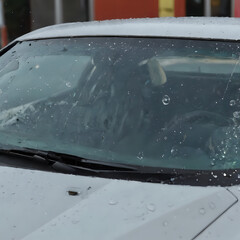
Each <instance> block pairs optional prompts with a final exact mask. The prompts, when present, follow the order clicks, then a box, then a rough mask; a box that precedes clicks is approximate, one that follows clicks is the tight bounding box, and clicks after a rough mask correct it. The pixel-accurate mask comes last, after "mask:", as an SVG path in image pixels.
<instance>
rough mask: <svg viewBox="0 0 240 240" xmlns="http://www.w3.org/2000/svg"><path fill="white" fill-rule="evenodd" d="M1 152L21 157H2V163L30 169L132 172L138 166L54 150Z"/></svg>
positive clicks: (0, 161)
mask: <svg viewBox="0 0 240 240" xmlns="http://www.w3.org/2000/svg"><path fill="white" fill-rule="evenodd" d="M0 153H1V154H4V155H7V156H13V157H16V156H18V157H19V158H17V159H16V158H11V160H9V159H7V160H5V159H4V158H1V159H0V164H1V165H5V166H6V165H7V166H15V167H22V168H28V169H39V170H47V171H51V170H52V171H57V172H62V173H69V174H78V172H79V171H81V172H82V171H88V172H89V171H90V172H95V173H100V172H101V173H103V172H112V171H115V172H131V171H137V168H135V167H133V166H129V165H127V164H119V163H111V162H102V161H97V160H91V159H86V158H82V157H78V156H73V155H68V154H64V153H56V152H52V151H42V150H37V149H30V148H21V149H0Z"/></svg>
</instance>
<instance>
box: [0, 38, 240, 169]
mask: <svg viewBox="0 0 240 240" xmlns="http://www.w3.org/2000/svg"><path fill="white" fill-rule="evenodd" d="M239 63H240V60H239V44H238V43H237V42H226V41H207V40H194V39H166V38H140V37H139V38H137V37H135V38H127V37H82V38H67V39H64V38H62V39H47V40H36V41H25V42H19V43H17V44H16V45H14V46H13V47H12V48H11V49H10V50H8V51H7V52H5V53H4V54H3V55H2V56H1V57H0V143H1V144H4V145H8V146H9V147H11V148H12V147H28V148H37V149H41V150H50V151H55V152H61V153H66V154H71V155H76V156H81V157H85V158H90V159H95V160H99V161H105V162H106V161H107V162H117V163H126V164H132V165H138V166H151V167H161V168H171V169H173V168H179V169H196V170H212V169H213V170H214V169H234V168H240V160H239V159H240V158H239V157H240V149H239V146H240V138H239V136H240V128H239V123H240V98H239V97H240V64H239Z"/></svg>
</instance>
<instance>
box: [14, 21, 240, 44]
mask: <svg viewBox="0 0 240 240" xmlns="http://www.w3.org/2000/svg"><path fill="white" fill-rule="evenodd" d="M79 36H133V37H134V36H136V37H137V36H145V37H174V38H175V37H177V38H198V39H199V38H201V39H221V40H240V19H238V18H223V17H220V18H217V17H211V18H207V17H183V18H174V17H173V18H143V19H125V20H106V21H93V22H78V23H65V24H59V25H53V26H49V27H45V28H41V29H38V30H35V31H33V32H31V33H28V34H26V35H24V36H22V37H20V38H18V39H17V40H19V41H24V40H33V39H44V38H59V37H79Z"/></svg>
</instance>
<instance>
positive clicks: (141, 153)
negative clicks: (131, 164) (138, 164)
mask: <svg viewBox="0 0 240 240" xmlns="http://www.w3.org/2000/svg"><path fill="white" fill-rule="evenodd" d="M143 157H144V154H143V152H139V153H138V155H137V158H138V159H139V160H142V159H143Z"/></svg>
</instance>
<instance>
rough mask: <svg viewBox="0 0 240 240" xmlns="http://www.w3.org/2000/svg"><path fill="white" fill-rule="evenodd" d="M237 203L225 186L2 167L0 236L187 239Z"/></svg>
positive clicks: (34, 239)
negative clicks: (157, 181)
mask: <svg viewBox="0 0 240 240" xmlns="http://www.w3.org/2000/svg"><path fill="white" fill-rule="evenodd" d="M68 191H73V192H78V195H75V196H72V195H69V194H68ZM236 202H237V199H236V197H234V195H232V194H231V193H230V192H229V191H228V190H226V189H225V188H221V187H191V186H175V185H167V184H154V183H142V182H135V181H124V180H110V179H102V178H92V177H83V176H73V175H64V174H56V173H48V172H40V171H30V170H24V169H15V168H9V167H0V236H1V239H4V240H11V239H15V240H18V239H23V240H38V239H44V240H48V239H49V240H50V239H51V240H54V239H57V240H66V239H71V240H75V239H76V240H79V239H83V240H95V239H104V240H120V239H124V240H130V239H131V240H141V239H142V240H146V239H151V240H154V239H158V240H159V239H164V240H170V239H171V240H173V239H174V240H175V239H184V240H187V239H193V238H194V237H196V236H197V235H198V234H199V233H200V232H202V231H203V230H204V229H205V228H206V227H208V226H209V225H210V224H211V223H212V222H213V221H215V220H216V219H217V218H218V217H219V216H220V215H222V214H223V213H224V212H225V211H226V210H228V209H229V208H230V207H231V206H232V205H234V203H236Z"/></svg>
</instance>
